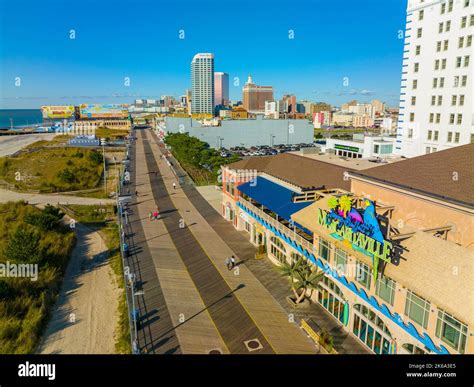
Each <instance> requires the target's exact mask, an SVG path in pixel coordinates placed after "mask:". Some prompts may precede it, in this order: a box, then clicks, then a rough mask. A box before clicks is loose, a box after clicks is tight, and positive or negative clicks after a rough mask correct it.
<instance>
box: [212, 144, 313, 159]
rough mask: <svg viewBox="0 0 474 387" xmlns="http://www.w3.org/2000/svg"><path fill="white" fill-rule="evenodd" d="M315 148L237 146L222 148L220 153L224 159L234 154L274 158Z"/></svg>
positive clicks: (296, 146) (299, 145) (305, 145)
mask: <svg viewBox="0 0 474 387" xmlns="http://www.w3.org/2000/svg"><path fill="white" fill-rule="evenodd" d="M314 146H315V144H313V143H311V144H293V145H285V144H278V145H274V146H269V145H259V146H252V147H250V148H245V147H241V146H236V147H232V148H229V149H226V148H221V149H220V151H221V156H222V157H230V156H232V155H233V154H236V155H238V156H240V157H251V156H272V155H277V154H279V153H286V152H295V151H299V150H300V149H301V148H309V147H314Z"/></svg>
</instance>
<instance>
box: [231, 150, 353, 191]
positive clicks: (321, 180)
mask: <svg viewBox="0 0 474 387" xmlns="http://www.w3.org/2000/svg"><path fill="white" fill-rule="evenodd" d="M228 167H229V168H230V169H234V170H236V169H247V170H249V169H250V170H256V171H258V172H263V173H266V174H268V175H271V176H273V177H276V178H278V179H280V180H283V181H286V182H287V183H290V184H293V185H296V186H298V187H300V188H307V189H309V188H318V189H322V188H327V189H329V188H341V189H344V190H350V188H351V183H350V180H349V179H347V178H346V179H344V174H345V172H350V171H353V169H350V168H345V167H342V166H339V165H334V164H330V163H326V162H324V161H319V160H314V159H310V158H307V157H303V156H299V155H295V154H291V153H283V154H279V155H275V156H257V157H249V158H247V159H243V160H240V161H237V162H235V163H232V164H229V165H228Z"/></svg>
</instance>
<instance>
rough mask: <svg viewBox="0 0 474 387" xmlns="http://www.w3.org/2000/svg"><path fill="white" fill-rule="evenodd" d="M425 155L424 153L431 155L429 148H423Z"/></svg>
mask: <svg viewBox="0 0 474 387" xmlns="http://www.w3.org/2000/svg"><path fill="white" fill-rule="evenodd" d="M425 153H426V154H430V153H431V148H430V147H429V146H427V147H426V148H425Z"/></svg>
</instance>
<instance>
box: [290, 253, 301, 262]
mask: <svg viewBox="0 0 474 387" xmlns="http://www.w3.org/2000/svg"><path fill="white" fill-rule="evenodd" d="M300 259H303V256H302V255H301V254H296V253H291V261H292V262H298V261H299V260H300Z"/></svg>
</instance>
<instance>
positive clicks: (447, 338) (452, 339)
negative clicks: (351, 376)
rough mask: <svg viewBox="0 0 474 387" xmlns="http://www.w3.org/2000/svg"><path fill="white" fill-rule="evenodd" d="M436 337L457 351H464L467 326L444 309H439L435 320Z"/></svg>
mask: <svg viewBox="0 0 474 387" xmlns="http://www.w3.org/2000/svg"><path fill="white" fill-rule="evenodd" d="M436 337H439V338H440V339H441V340H443V341H444V342H445V343H446V344H448V345H449V346H450V347H451V348H453V349H455V350H456V351H458V352H459V353H464V350H465V348H466V339H467V326H466V325H465V324H463V323H462V322H460V321H459V320H457V319H456V318H454V317H453V316H451V315H450V314H448V313H446V312H445V311H443V310H439V311H438V321H437V322H436Z"/></svg>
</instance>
